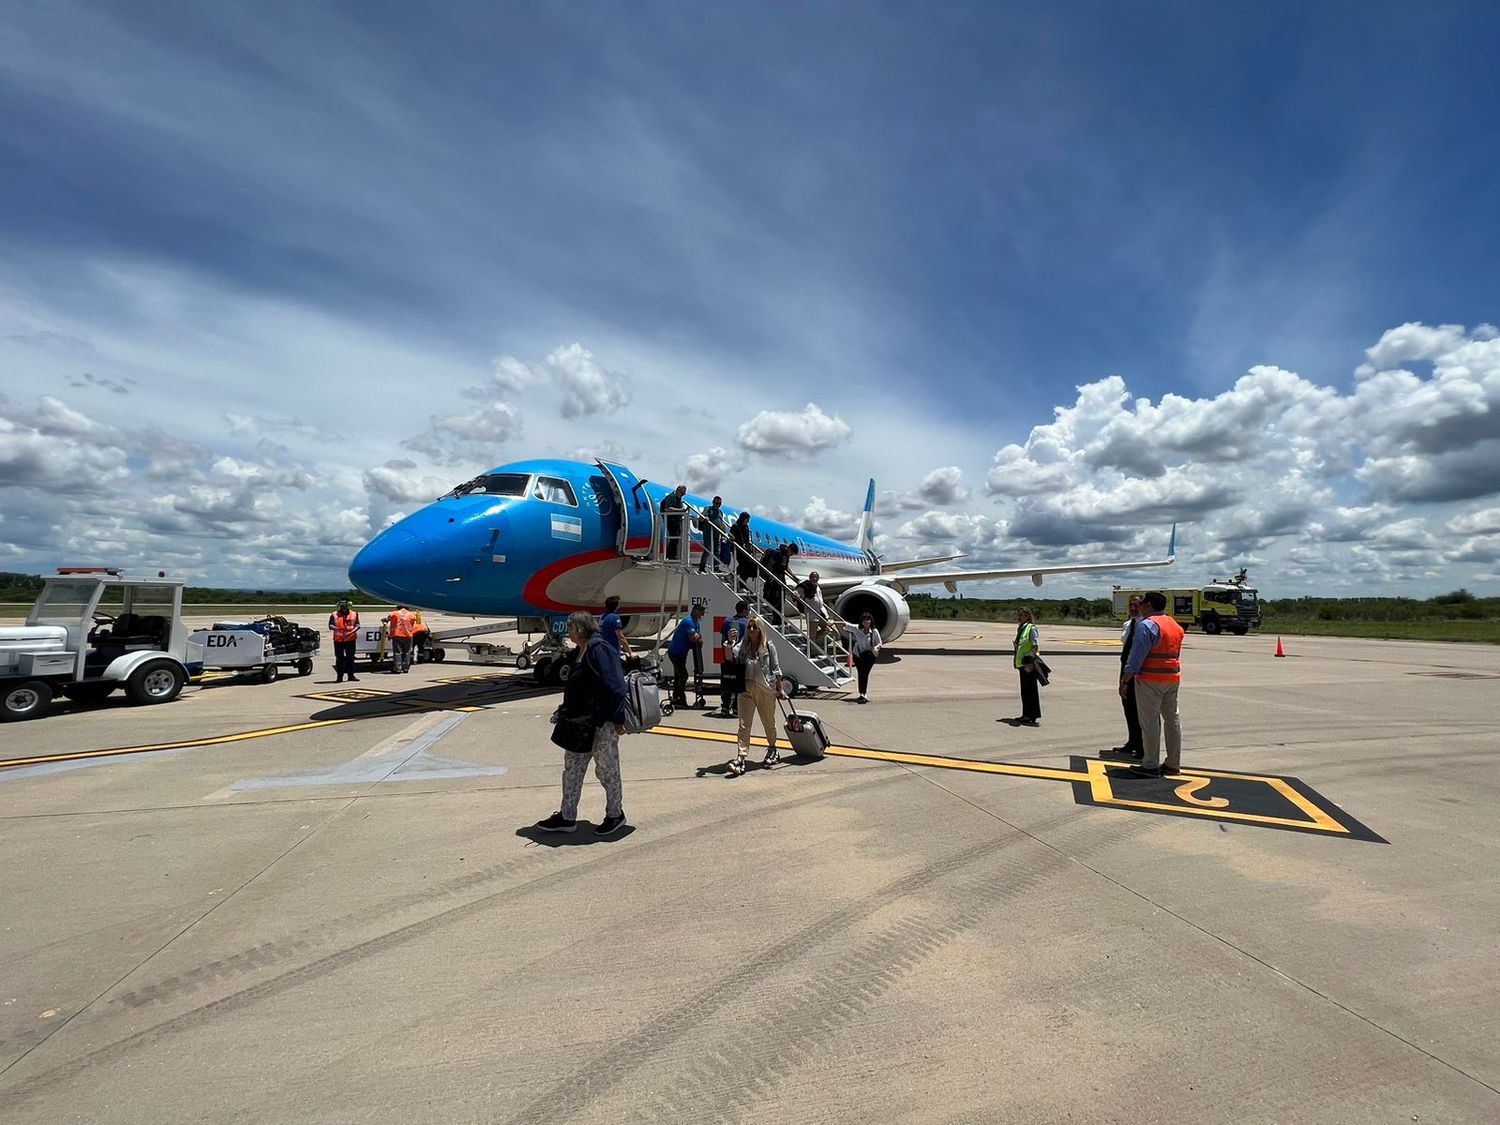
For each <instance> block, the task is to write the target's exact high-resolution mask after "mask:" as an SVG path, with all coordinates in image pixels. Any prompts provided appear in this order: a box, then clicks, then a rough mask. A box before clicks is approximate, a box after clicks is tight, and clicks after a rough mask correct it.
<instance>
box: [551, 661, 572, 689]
mask: <svg viewBox="0 0 1500 1125" xmlns="http://www.w3.org/2000/svg"><path fill="white" fill-rule="evenodd" d="M572 678H573V662H572V661H571V660H554V661H553V662H552V682H553V683H554V684H557V685H558V686H560V687H561V686H563V685H565V684H566V683H567V682H568V681H569V680H570V679H572Z"/></svg>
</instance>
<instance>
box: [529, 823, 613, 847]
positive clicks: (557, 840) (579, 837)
mask: <svg viewBox="0 0 1500 1125" xmlns="http://www.w3.org/2000/svg"><path fill="white" fill-rule="evenodd" d="M634 831H635V825H633V824H627V825H626V826H625V827H624V828H622V829H620V830H619V831H618V832H612V833H610V834H609V835H608V836H595V835H594V826H593V825H592V824H590V823H589V822H588V821H586V820H580V821H579V822H578V830H577V831H576V832H544V831H542V830H541V829H540V828H538V827H537V826H536V825H535V824H528V825H526V826H525V827H524V828H517V829H516V835H517V836H520V837H521V838H522V839H523V840H530V841H531V842H532V843H533V844H541V845H542V846H543V847H546V848H574V847H578V846H579V845H581V844H613V843H617V842H618V841H620V840H623V839H625V837H626V836H629V835H631V834H632V833H633V832H634Z"/></svg>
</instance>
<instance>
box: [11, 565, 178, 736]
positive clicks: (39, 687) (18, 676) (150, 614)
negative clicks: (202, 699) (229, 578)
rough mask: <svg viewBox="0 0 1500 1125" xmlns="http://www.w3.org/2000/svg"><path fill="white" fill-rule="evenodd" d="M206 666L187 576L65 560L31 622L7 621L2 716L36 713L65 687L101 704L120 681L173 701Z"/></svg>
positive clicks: (133, 697)
mask: <svg viewBox="0 0 1500 1125" xmlns="http://www.w3.org/2000/svg"><path fill="white" fill-rule="evenodd" d="M115 610H118V612H106V611H115ZM202 668H203V648H202V646H201V645H200V644H197V643H195V642H194V641H192V640H191V639H190V638H189V636H188V631H187V628H186V626H184V625H183V623H182V581H181V579H176V578H166V577H156V578H127V577H123V576H122V575H121V573H120V572H119V571H118V570H113V569H109V568H105V567H73V568H62V569H59V571H58V572H57V574H55V575H49V576H48V577H47V578H46V579H44V581H43V584H42V591H41V593H40V594H38V595H37V599H36V604H35V605H34V606H32V608H31V613H30V614H29V615H28V616H27V618H26V624H25V625H22V626H10V627H0V720H3V721H6V722H13V721H16V720H20V719H34V718H36V717H37V716H39V715H41V714H43V713H44V712H45V711H46V710H47V707H48V704H50V703H51V702H52V700H53V698H55V697H56V696H58V695H61V696H64V697H65V698H67V699H72V700H75V701H78V702H87V703H93V702H97V701H99V700H102V699H104V698H106V697H107V696H108V695H110V693H112V692H114V691H115V690H116V689H123V690H124V692H125V694H126V695H127V696H129V698H130V701H131V702H132V703H170V702H171V701H172V700H174V699H176V698H177V697H178V696H179V695H180V694H181V693H182V689H183V685H185V684H186V683H187V682H188V677H189V676H190V675H196V674H197V673H198V672H200V671H201V670H202Z"/></svg>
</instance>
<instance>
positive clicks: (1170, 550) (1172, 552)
mask: <svg viewBox="0 0 1500 1125" xmlns="http://www.w3.org/2000/svg"><path fill="white" fill-rule="evenodd" d="M1176 557H1177V525H1176V524H1175V523H1174V524H1173V525H1172V541H1171V542H1170V543H1168V544H1167V558H1169V559H1175V558H1176Z"/></svg>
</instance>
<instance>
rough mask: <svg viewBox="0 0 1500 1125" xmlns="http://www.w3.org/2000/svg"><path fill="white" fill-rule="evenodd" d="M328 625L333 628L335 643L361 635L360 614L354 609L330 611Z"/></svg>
mask: <svg viewBox="0 0 1500 1125" xmlns="http://www.w3.org/2000/svg"><path fill="white" fill-rule="evenodd" d="M328 627H329V628H330V629H332V630H333V639H334V642H335V643H338V642H341V641H352V640H354V639H355V638H356V637H358V636H359V614H358V613H357V612H356V611H355V610H352V609H351V610H350V611H349V612H348V613H345V612H343V611H342V610H339V611H337V612H334V613H330V614H329V615H328Z"/></svg>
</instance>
